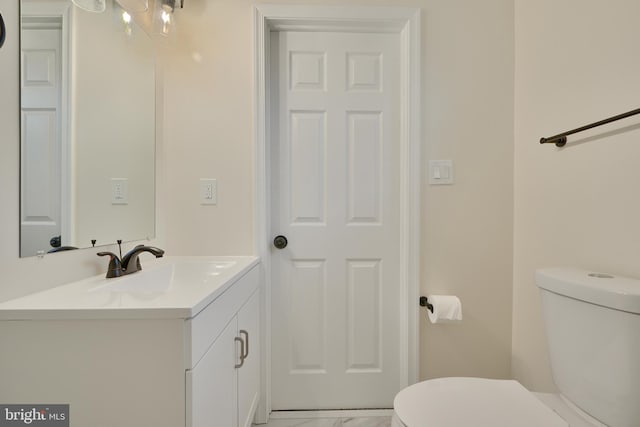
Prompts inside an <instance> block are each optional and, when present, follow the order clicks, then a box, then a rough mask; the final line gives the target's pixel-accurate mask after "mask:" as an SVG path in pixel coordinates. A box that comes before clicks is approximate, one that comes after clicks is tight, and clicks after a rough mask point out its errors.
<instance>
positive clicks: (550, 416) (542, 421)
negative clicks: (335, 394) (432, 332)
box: [392, 268, 640, 427]
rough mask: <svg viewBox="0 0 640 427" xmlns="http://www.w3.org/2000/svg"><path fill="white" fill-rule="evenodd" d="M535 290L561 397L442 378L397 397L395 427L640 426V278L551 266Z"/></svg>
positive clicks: (539, 275)
mask: <svg viewBox="0 0 640 427" xmlns="http://www.w3.org/2000/svg"><path fill="white" fill-rule="evenodd" d="M536 284H537V285H538V287H539V288H540V291H541V297H542V310H543V317H544V320H545V327H546V333H547V340H548V344H549V356H550V361H551V371H552V373H553V379H554V382H555V384H556V386H557V387H558V390H559V391H560V394H544V393H531V392H529V391H528V390H527V389H526V388H524V387H523V386H522V385H521V384H520V383H518V382H517V381H513V380H490V379H483V378H438V379H433V380H428V381H423V382H420V383H417V384H414V385H412V386H409V387H407V388H405V389H404V390H402V391H400V393H398V394H397V395H396V398H395V400H394V416H393V420H392V427H639V426H640V404H638V402H640V364H639V363H638V360H640V334H639V333H638V331H639V330H640V280H637V279H627V278H624V277H615V276H612V275H608V274H600V273H593V272H588V271H583V270H578V269H572V268H549V269H541V270H537V271H536Z"/></svg>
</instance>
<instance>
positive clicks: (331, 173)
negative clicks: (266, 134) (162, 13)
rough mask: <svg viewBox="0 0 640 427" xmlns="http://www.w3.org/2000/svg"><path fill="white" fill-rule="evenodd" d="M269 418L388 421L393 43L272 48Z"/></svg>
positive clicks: (394, 217)
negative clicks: (382, 412) (374, 415)
mask: <svg viewBox="0 0 640 427" xmlns="http://www.w3.org/2000/svg"><path fill="white" fill-rule="evenodd" d="M271 45H272V51H271V52H270V54H271V64H272V69H271V72H272V76H271V78H272V81H271V84H272V88H273V91H274V92H276V91H277V96H273V95H275V93H274V94H272V97H271V99H272V104H271V107H272V111H275V112H277V114H275V115H274V116H276V117H277V118H275V119H274V120H273V121H272V132H273V134H272V139H273V141H274V143H273V144H272V150H271V153H270V157H271V171H272V185H271V186H272V189H271V190H272V193H271V205H272V212H271V217H272V218H273V221H272V222H273V223H272V227H271V228H272V232H273V235H274V236H275V235H277V234H281V235H284V236H286V237H287V239H288V242H289V243H288V246H287V247H286V248H284V249H281V250H278V249H275V248H274V249H273V264H272V308H271V309H272V408H273V410H285V409H346V408H390V407H392V403H393V397H394V395H395V394H396V393H397V392H398V391H399V388H400V386H401V384H402V378H401V372H400V371H401V369H400V364H401V361H400V354H401V351H400V335H401V334H400V330H399V328H400V318H401V313H400V297H401V296H400V290H399V282H400V278H399V275H400V267H399V260H400V253H399V252H400V244H399V235H400V231H399V224H400V218H399V204H400V200H399V192H400V182H399V181H400V180H399V176H400V171H399V163H400V158H399V156H400V153H399V145H400V144H399V133H400V130H399V128H400V127H399V117H400V111H399V106H400V102H399V100H400V94H399V80H400V77H399V61H400V58H399V50H400V49H399V45H400V40H399V35H398V34H367V33H321V32H279V33H273V35H272V43H271Z"/></svg>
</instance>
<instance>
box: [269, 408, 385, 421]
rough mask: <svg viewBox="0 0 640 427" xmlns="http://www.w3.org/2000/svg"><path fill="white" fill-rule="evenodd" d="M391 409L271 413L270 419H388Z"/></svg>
mask: <svg viewBox="0 0 640 427" xmlns="http://www.w3.org/2000/svg"><path fill="white" fill-rule="evenodd" d="M392 415H393V409H346V410H338V411H273V412H271V414H270V415H269V418H270V419H274V420H278V419H280V420H281V419H299V418H302V419H304V418H356V417H390V416H392Z"/></svg>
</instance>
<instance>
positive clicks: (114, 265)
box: [96, 252, 124, 279]
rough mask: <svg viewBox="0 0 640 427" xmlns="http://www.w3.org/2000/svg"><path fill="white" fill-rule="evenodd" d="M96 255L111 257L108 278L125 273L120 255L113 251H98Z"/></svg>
mask: <svg viewBox="0 0 640 427" xmlns="http://www.w3.org/2000/svg"><path fill="white" fill-rule="evenodd" d="M96 255H98V256H108V257H110V258H109V267H108V268H107V276H106V277H107V279H110V278H112V277H120V276H122V275H124V271H123V270H122V263H121V262H120V258H118V255H116V254H114V253H113V252H98V253H97V254H96Z"/></svg>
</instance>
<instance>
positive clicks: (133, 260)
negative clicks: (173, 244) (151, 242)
mask: <svg viewBox="0 0 640 427" xmlns="http://www.w3.org/2000/svg"><path fill="white" fill-rule="evenodd" d="M143 252H149V253H151V254H153V255H155V257H156V258H161V257H162V256H163V255H164V251H163V250H162V249H160V248H156V247H154V246H145V245H138V246H136V247H135V248H133V249H131V250H130V251H129V252H127V253H126V254H125V256H123V257H122V261H121V260H120V258H118V255H116V254H114V253H113V252H98V254H97V255H98V256H108V257H110V258H109V267H108V268H107V279H110V278H112V277H120V276H124V275H125V274H131V273H135V272H136V271H140V270H142V266H141V265H140V259H139V258H138V256H139V255H140V254H141V253H143Z"/></svg>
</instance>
